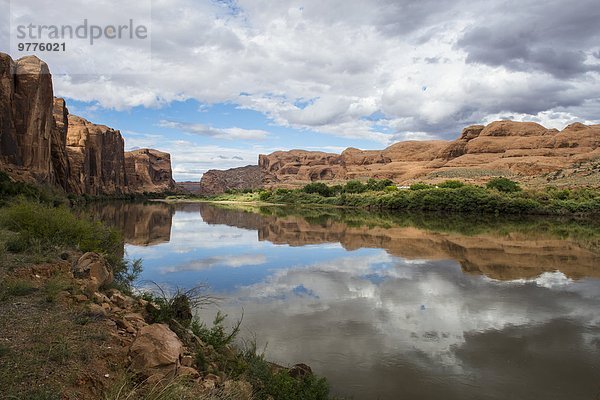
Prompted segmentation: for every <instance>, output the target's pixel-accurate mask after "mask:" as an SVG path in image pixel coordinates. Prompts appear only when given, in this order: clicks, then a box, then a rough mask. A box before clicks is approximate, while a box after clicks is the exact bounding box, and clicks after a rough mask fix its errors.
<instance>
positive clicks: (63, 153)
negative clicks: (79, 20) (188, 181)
mask: <svg viewBox="0 0 600 400" xmlns="http://www.w3.org/2000/svg"><path fill="white" fill-rule="evenodd" d="M146 152H147V154H146V155H145V156H144V155H140V157H141V158H139V159H138V158H136V160H137V161H136V162H134V164H135V165H134V169H135V171H136V173H134V174H132V175H131V181H132V182H131V184H129V182H128V176H127V174H126V161H125V152H124V141H123V137H122V136H121V134H120V132H119V131H118V130H115V129H112V128H109V127H107V126H104V125H96V124H93V123H91V122H89V121H87V120H85V119H83V118H81V117H78V116H76V115H69V111H68V109H67V106H66V104H65V101H64V100H63V99H60V98H54V97H53V88H52V76H51V75H50V72H49V69H48V66H47V65H46V63H44V62H43V61H41V60H39V59H38V58H37V57H33V56H28V57H23V58H21V59H19V60H17V61H13V60H12V59H11V57H10V56H9V55H7V54H4V53H0V169H2V170H4V171H6V172H8V173H9V175H11V176H12V177H13V178H14V179H18V180H24V181H30V182H38V183H43V184H49V185H56V186H59V187H61V188H62V189H64V190H65V191H66V192H69V193H75V194H84V193H86V194H91V195H98V194H120V193H130V192H133V193H137V192H142V191H148V192H162V191H165V190H171V189H172V188H173V187H174V182H173V180H172V177H171V162H170V156H169V154H167V153H162V152H159V151H156V150H147V151H146ZM143 171H145V172H143ZM137 172H139V173H137Z"/></svg>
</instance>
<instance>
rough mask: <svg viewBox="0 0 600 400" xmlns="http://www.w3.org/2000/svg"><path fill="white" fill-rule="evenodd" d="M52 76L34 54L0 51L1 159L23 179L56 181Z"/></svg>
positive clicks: (46, 181)
mask: <svg viewBox="0 0 600 400" xmlns="http://www.w3.org/2000/svg"><path fill="white" fill-rule="evenodd" d="M52 111H53V98H52V77H51V75H50V72H49V69H48V66H47V65H46V63H44V62H43V61H41V60H40V59H38V58H37V57H34V56H27V57H23V58H21V59H19V60H17V61H13V60H12V59H11V58H10V56H8V55H7V54H4V53H0V129H1V131H0V160H1V163H2V165H3V166H7V167H10V168H9V169H10V170H11V171H10V172H13V174H14V175H17V176H21V177H22V178H23V179H26V180H31V179H34V180H36V181H38V182H41V183H48V184H55V183H56V174H55V169H54V165H53V163H52V147H53V144H52V140H53V130H54V128H55V126H54V118H53V115H52Z"/></svg>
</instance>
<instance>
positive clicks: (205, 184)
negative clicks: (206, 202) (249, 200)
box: [198, 165, 262, 194]
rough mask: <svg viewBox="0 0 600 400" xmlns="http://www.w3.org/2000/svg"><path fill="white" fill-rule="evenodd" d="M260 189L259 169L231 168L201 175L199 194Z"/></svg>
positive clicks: (250, 167) (256, 167)
mask: <svg viewBox="0 0 600 400" xmlns="http://www.w3.org/2000/svg"><path fill="white" fill-rule="evenodd" d="M260 187H262V174H261V169H260V168H259V167H258V166H256V165H248V166H246V167H240V168H232V169H228V170H226V171H219V170H214V169H211V170H209V171H207V172H205V173H204V175H202V179H201V181H200V188H199V190H198V192H199V193H201V194H218V193H223V192H225V191H226V190H227V189H236V190H244V189H257V188H260Z"/></svg>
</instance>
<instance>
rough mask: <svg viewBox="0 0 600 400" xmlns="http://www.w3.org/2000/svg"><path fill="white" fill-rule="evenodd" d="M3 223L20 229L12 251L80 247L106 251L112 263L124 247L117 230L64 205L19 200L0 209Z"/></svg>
mask: <svg viewBox="0 0 600 400" xmlns="http://www.w3.org/2000/svg"><path fill="white" fill-rule="evenodd" d="M0 226H3V227H4V228H6V229H8V230H10V231H13V232H16V233H18V235H16V237H15V238H14V239H12V240H11V241H10V242H9V243H8V249H9V250H12V251H27V250H34V251H39V252H44V251H49V250H53V249H60V248H77V249H79V250H81V251H83V252H87V251H94V252H97V253H101V254H104V255H105V256H106V257H107V259H109V262H111V264H112V265H113V266H114V265H115V264H116V262H117V261H118V260H119V259H120V257H119V258H117V255H118V254H121V253H122V251H123V242H122V239H121V235H120V234H119V232H118V231H116V230H114V229H111V228H107V227H106V226H104V225H103V224H101V223H99V222H94V221H92V220H90V219H87V218H85V217H81V218H78V217H77V216H75V215H74V214H73V213H72V212H71V211H70V210H69V209H68V208H67V207H65V206H59V207H52V206H48V205H44V204H40V203H37V202H32V201H19V202H16V203H13V204H11V205H10V206H8V207H6V208H4V209H2V210H0Z"/></svg>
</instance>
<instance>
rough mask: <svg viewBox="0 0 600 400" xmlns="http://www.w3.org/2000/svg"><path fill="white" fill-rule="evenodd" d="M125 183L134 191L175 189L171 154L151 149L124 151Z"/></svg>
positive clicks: (154, 191)
mask: <svg viewBox="0 0 600 400" xmlns="http://www.w3.org/2000/svg"><path fill="white" fill-rule="evenodd" d="M125 171H126V174H127V185H128V186H129V190H130V191H131V192H134V193H143V192H146V193H156V192H168V191H173V190H174V189H175V181H174V180H173V175H172V172H171V155H170V154H169V153H163V152H162V151H158V150H153V149H140V150H134V151H128V152H126V153H125Z"/></svg>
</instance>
